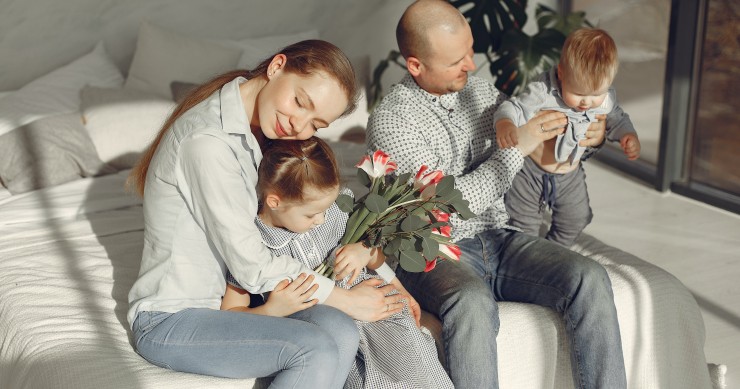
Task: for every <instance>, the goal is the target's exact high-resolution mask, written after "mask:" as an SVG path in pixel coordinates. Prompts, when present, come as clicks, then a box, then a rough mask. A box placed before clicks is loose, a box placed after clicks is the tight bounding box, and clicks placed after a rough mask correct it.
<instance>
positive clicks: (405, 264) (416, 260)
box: [398, 250, 427, 273]
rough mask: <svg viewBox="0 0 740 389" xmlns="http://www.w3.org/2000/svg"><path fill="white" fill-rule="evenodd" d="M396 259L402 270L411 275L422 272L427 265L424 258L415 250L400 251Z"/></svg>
mask: <svg viewBox="0 0 740 389" xmlns="http://www.w3.org/2000/svg"><path fill="white" fill-rule="evenodd" d="M398 259H399V262H400V263H401V267H402V268H403V270H406V271H407V272H411V273H418V272H422V271H424V269H425V268H426V265H427V263H426V260H425V259H424V257H422V256H421V254H420V253H418V252H417V251H415V250H406V251H401V252H400V254H399V257H398Z"/></svg>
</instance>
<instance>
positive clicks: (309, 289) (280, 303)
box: [255, 273, 319, 317]
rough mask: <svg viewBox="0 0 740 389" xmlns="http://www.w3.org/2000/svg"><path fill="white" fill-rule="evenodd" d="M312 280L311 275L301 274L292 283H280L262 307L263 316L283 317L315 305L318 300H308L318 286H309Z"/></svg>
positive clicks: (285, 281)
mask: <svg viewBox="0 0 740 389" xmlns="http://www.w3.org/2000/svg"><path fill="white" fill-rule="evenodd" d="M313 279H314V276H313V275H309V276H308V277H306V274H304V273H301V275H299V276H298V278H296V279H295V281H293V282H290V281H288V280H282V281H280V283H278V284H277V286H275V289H274V290H273V291H272V292H270V296H269V297H268V299H267V301H266V302H265V304H264V305H263V306H262V309H263V310H264V314H266V315H269V316H280V317H285V316H288V315H291V314H294V313H296V312H298V311H302V310H304V309H306V308H310V307H313V306H314V305H316V304H317V303H318V302H319V300H317V299H313V300H309V299H310V298H311V296H312V295H313V294H314V292H316V290H317V289H318V288H319V285H318V284H314V285H311V284H312V283H313ZM258 308H260V307H258ZM255 309H256V308H255Z"/></svg>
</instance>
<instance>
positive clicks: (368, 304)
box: [324, 278, 403, 322]
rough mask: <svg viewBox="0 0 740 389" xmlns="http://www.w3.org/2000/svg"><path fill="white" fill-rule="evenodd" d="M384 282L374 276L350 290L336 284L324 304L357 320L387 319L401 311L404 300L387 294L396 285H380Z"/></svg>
mask: <svg viewBox="0 0 740 389" xmlns="http://www.w3.org/2000/svg"><path fill="white" fill-rule="evenodd" d="M382 283H383V281H381V280H379V279H375V278H373V279H369V280H366V281H363V282H360V283H359V284H357V285H355V286H354V287H352V289H349V290H347V289H343V288H340V287H338V286H335V287H334V289H333V290H332V292H331V294H329V297H328V298H327V299H326V301H325V302H324V304H326V305H329V306H332V307H334V308H337V309H339V310H340V311H342V312H344V313H346V314H347V315H349V316H350V317H352V318H353V319H355V320H362V321H370V322H373V321H378V320H383V319H386V318H388V317H390V316H391V315H393V314H394V313H398V312H401V310H402V309H403V302H399V300H400V299H399V297H398V295H393V296H386V295H387V294H388V293H391V292H392V291H393V289H395V287H394V286H393V285H385V286H382V287H379V286H380V285H381V284H382Z"/></svg>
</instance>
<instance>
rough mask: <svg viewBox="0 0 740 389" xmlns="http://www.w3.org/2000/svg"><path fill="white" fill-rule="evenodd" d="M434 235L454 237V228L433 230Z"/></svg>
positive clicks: (447, 227) (445, 227)
mask: <svg viewBox="0 0 740 389" xmlns="http://www.w3.org/2000/svg"><path fill="white" fill-rule="evenodd" d="M432 234H437V235H442V236H444V237H446V238H449V237H450V236H451V235H452V226H450V225H446V226H442V227H439V228H433V229H432Z"/></svg>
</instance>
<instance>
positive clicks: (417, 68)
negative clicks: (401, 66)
mask: <svg viewBox="0 0 740 389" xmlns="http://www.w3.org/2000/svg"><path fill="white" fill-rule="evenodd" d="M422 66H423V65H422V64H421V61H419V59H418V58H416V57H411V56H409V57H408V58H406V70H408V71H409V73H410V74H411V75H412V76H414V77H418V76H419V74H421V67H422Z"/></svg>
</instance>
